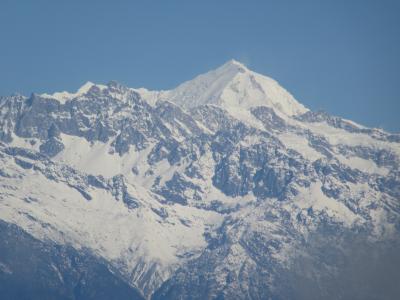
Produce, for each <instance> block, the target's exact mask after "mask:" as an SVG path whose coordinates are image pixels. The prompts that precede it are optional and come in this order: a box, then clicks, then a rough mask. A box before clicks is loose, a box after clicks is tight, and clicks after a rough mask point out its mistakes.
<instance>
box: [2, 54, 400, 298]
mask: <svg viewBox="0 0 400 300" xmlns="http://www.w3.org/2000/svg"><path fill="white" fill-rule="evenodd" d="M215 76H216V77H218V78H219V76H221V77H222V79H221V78H219V79H221V80H220V81H221V82H222V84H221V82H218V80H215V79H216V77H215ZM251 78H253V79H254V80H255V82H254V81H252V79H251ZM265 78H267V77H262V76H261V75H258V74H256V73H253V72H252V71H250V70H248V69H247V68H246V67H245V66H244V65H242V64H240V63H237V62H236V61H230V62H228V63H227V64H225V65H223V66H222V67H220V68H218V69H217V70H215V71H210V72H208V73H206V74H205V75H204V74H203V75H200V76H198V77H196V78H195V79H193V80H191V81H188V82H186V83H183V84H182V85H180V86H178V87H177V88H176V89H173V90H170V91H158V92H151V91H145V90H143V89H139V90H138V89H132V88H128V87H125V86H123V85H121V84H119V83H117V82H110V83H108V84H107V85H96V84H93V83H89V84H86V85H84V86H83V87H82V88H81V89H79V90H78V92H76V93H68V92H62V93H56V94H55V96H54V94H53V96H49V95H47V94H46V95H39V94H33V95H32V96H31V97H24V96H10V97H2V98H0V140H1V143H0V161H1V166H2V169H1V170H0V171H1V172H0V200H1V201H0V205H1V210H0V219H1V220H2V221H4V222H6V223H10V224H15V225H16V226H19V227H20V228H22V229H23V230H24V231H26V232H27V233H28V234H30V235H32V236H33V237H34V238H36V239H38V240H40V241H42V242H44V243H45V242H46V241H47V240H49V241H51V242H53V243H55V244H60V245H69V246H71V247H73V248H74V249H76V250H77V251H80V249H88V250H89V251H90V252H91V253H92V254H93V255H94V256H97V257H99V258H101V259H102V260H104V261H106V262H107V263H108V264H109V266H110V268H115V269H116V270H118V272H119V273H120V274H121V276H122V278H123V279H124V280H125V281H126V282H127V283H128V284H129V285H130V286H132V287H134V288H137V289H138V290H139V291H140V292H141V293H142V294H143V295H144V296H145V297H146V298H150V297H152V295H154V297H155V298H156V299H158V298H157V297H159V299H176V298H179V297H180V295H181V296H182V295H186V297H187V298H189V299H217V298H221V297H227V298H237V299H266V298H268V297H273V298H277V299H285V298H288V297H289V296H288V295H285V294H284V292H283V290H282V289H283V286H282V285H281V282H290V278H291V277H290V276H292V275H293V274H291V273H290V272H291V271H290V270H291V267H292V266H293V264H294V263H295V262H296V257H297V254H296V253H297V252H296V251H295V249H302V251H304V252H306V251H307V250H306V249H307V248H306V246H307V242H308V240H309V237H310V236H313V235H314V234H318V233H321V232H323V233H324V234H325V235H326V236H327V238H328V239H332V240H334V239H335V238H338V237H341V236H343V235H350V236H351V235H353V234H356V235H357V234H358V233H363V234H365V236H366V239H368V240H370V241H371V243H372V244H374V243H383V242H384V243H389V244H391V243H394V242H396V241H397V240H398V234H399V231H400V217H399V216H400V203H399V199H400V180H399V178H400V177H399V174H400V136H399V135H397V134H390V133H387V132H384V131H381V130H377V129H370V128H366V127H363V126H361V125H358V124H355V123H353V122H351V121H348V120H345V119H342V118H339V117H333V116H330V115H329V114H326V113H320V112H312V111H310V110H308V109H306V108H305V107H304V106H302V105H301V104H300V103H298V102H297V100H295V99H294V98H293V96H291V95H290V94H289V93H288V92H287V91H286V90H284V89H283V88H281V87H279V86H277V83H276V82H275V81H273V80H272V79H271V80H269V79H265ZM215 82H217V83H216V84H215V85H214V83H215ZM259 85H261V89H260V87H259ZM267 87H271V88H272V92H271V93H269V92H270V91H269V90H268V89H267ZM274 89H276V90H274ZM204 91H206V93H204ZM55 97H56V98H59V99H56V98H55ZM202 97H203V98H202ZM188 99H189V100H188ZM279 101H281V102H279ZM185 103H186V104H185ZM279 103H282V105H281V106H279V105H277V104H279ZM240 105H242V106H240ZM315 251H317V249H316V250H315ZM337 251H340V250H337ZM318 255H319V256H318V259H319V260H318V263H320V264H322V265H324V264H326V265H327V266H330V267H332V268H333V269H334V268H335V264H334V263H333V262H332V261H331V260H330V258H329V257H328V256H326V255H324V253H323V252H318ZM338 255H339V256H341V255H345V254H344V253H339V254H338ZM0 262H1V256H0ZM8 268H11V269H12V266H9V267H8ZM328 269H329V268H328ZM320 272H322V270H319V269H315V270H313V271H312V272H310V274H308V276H309V278H308V279H310V280H315V277H313V276H317V275H318V274H317V273H320ZM324 272H327V273H326V274H329V276H333V277H334V273H329V270H325V271H324ZM202 278H203V279H205V280H202ZM192 289H193V291H194V292H193V294H191V290H192ZM323 292H324V291H321V293H322V294H323ZM168 297H170V298H168ZM182 297H184V296H182ZM289 298H293V297H289Z"/></svg>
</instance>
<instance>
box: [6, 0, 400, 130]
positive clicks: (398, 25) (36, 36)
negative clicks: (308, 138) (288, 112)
mask: <svg viewBox="0 0 400 300" xmlns="http://www.w3.org/2000/svg"><path fill="white" fill-rule="evenodd" d="M399 54H400V1H396V0H393V1H390V0H386V1H385V0H382V1H373V0H364V1H362V0H353V1H349V0H342V1H317V0H315V1H307V0H306V1H285V0H283V1H282V0H280V1H278V0H276V1H232V0H231V1H225V0H221V1H128V0H127V1H122V0H115V1H102V0H96V1H95V0H86V1H78V0H69V1H56V0H35V1H28V0H25V1H24V0H21V1H15V0H2V1H1V2H0V95H9V94H12V93H14V92H19V93H22V94H25V95H29V94H30V93H31V92H37V93H43V92H49V93H51V92H55V91H62V90H68V91H75V90H76V89H77V88H79V86H81V85H82V84H84V83H85V82H86V81H93V82H96V83H106V82H109V81H110V80H116V81H119V82H121V83H123V84H126V85H128V86H130V87H146V88H149V89H169V88H173V87H175V86H176V85H177V84H179V83H181V82H183V81H185V80H189V79H191V78H193V77H194V76H196V75H198V74H200V73H203V72H206V71H208V70H210V69H214V68H216V67H218V66H219V65H222V64H223V63H225V62H226V61H227V60H229V59H232V58H233V59H236V60H239V61H241V62H243V63H244V64H246V65H247V66H248V67H249V68H250V69H252V70H254V71H257V72H259V73H262V74H265V75H268V76H271V77H273V78H274V79H276V80H277V81H279V82H280V83H281V85H282V86H284V87H285V88H286V89H288V90H289V91H290V92H291V93H292V94H293V95H294V96H295V98H297V99H298V100H299V101H300V102H302V103H303V104H304V105H306V106H307V107H309V108H311V109H313V110H325V111H327V112H329V113H331V114H334V115H338V116H342V117H345V118H348V119H352V120H354V121H357V122H359V123H361V124H364V125H367V126H372V127H383V128H385V129H387V130H390V131H395V132H400V117H399V115H400V93H399V87H400V76H399V69H400V55H399Z"/></svg>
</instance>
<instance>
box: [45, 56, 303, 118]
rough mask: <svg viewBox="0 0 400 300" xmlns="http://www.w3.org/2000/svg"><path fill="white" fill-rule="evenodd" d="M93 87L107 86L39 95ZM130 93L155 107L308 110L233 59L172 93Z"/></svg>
mask: <svg viewBox="0 0 400 300" xmlns="http://www.w3.org/2000/svg"><path fill="white" fill-rule="evenodd" d="M94 86H95V87H97V88H99V89H100V90H104V89H106V88H107V87H108V86H106V85H101V84H94V83H92V82H87V83H85V84H84V85H83V86H82V87H80V88H79V89H78V91H77V92H75V93H71V92H66V91H63V92H56V93H54V94H41V95H40V96H42V97H45V98H52V99H56V100H58V101H59V102H61V103H65V102H66V101H69V100H71V99H75V98H78V97H80V96H83V95H85V94H86V93H88V92H89V91H90V90H91V89H92V88H93V87H94ZM130 90H131V91H134V92H136V93H138V94H140V95H141V97H142V98H143V99H145V100H147V101H148V103H149V104H151V105H155V103H156V102H157V101H159V100H161V101H162V100H168V101H171V102H174V103H175V104H177V105H179V106H180V107H182V108H192V107H196V106H199V105H205V104H214V105H218V106H221V107H224V108H226V109H232V110H237V109H238V108H240V109H250V108H252V107H257V106H269V107H272V108H274V109H276V110H278V111H279V112H281V113H284V114H285V115H288V116H293V115H298V114H302V113H304V112H306V111H308V109H307V108H305V107H304V106H303V105H302V104H301V103H299V102H298V101H297V100H296V99H295V98H294V97H293V96H292V95H291V94H290V93H289V92H288V91H286V90H285V89H284V88H283V87H281V86H280V85H279V84H278V82H276V81H275V80H274V79H272V78H270V77H267V76H264V75H261V74H258V73H255V72H253V71H251V70H249V69H248V68H247V67H246V66H245V65H244V64H242V63H240V62H238V61H235V60H230V61H228V62H227V63H225V64H224V65H222V66H221V67H219V68H217V69H215V70H212V71H209V72H207V73H205V74H202V75H199V76H197V77H195V78H194V79H192V80H189V81H186V82H184V83H182V84H181V85H179V86H178V87H176V88H174V89H171V90H166V91H150V90H147V89H145V88H138V89H133V88H132V89H130Z"/></svg>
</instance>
